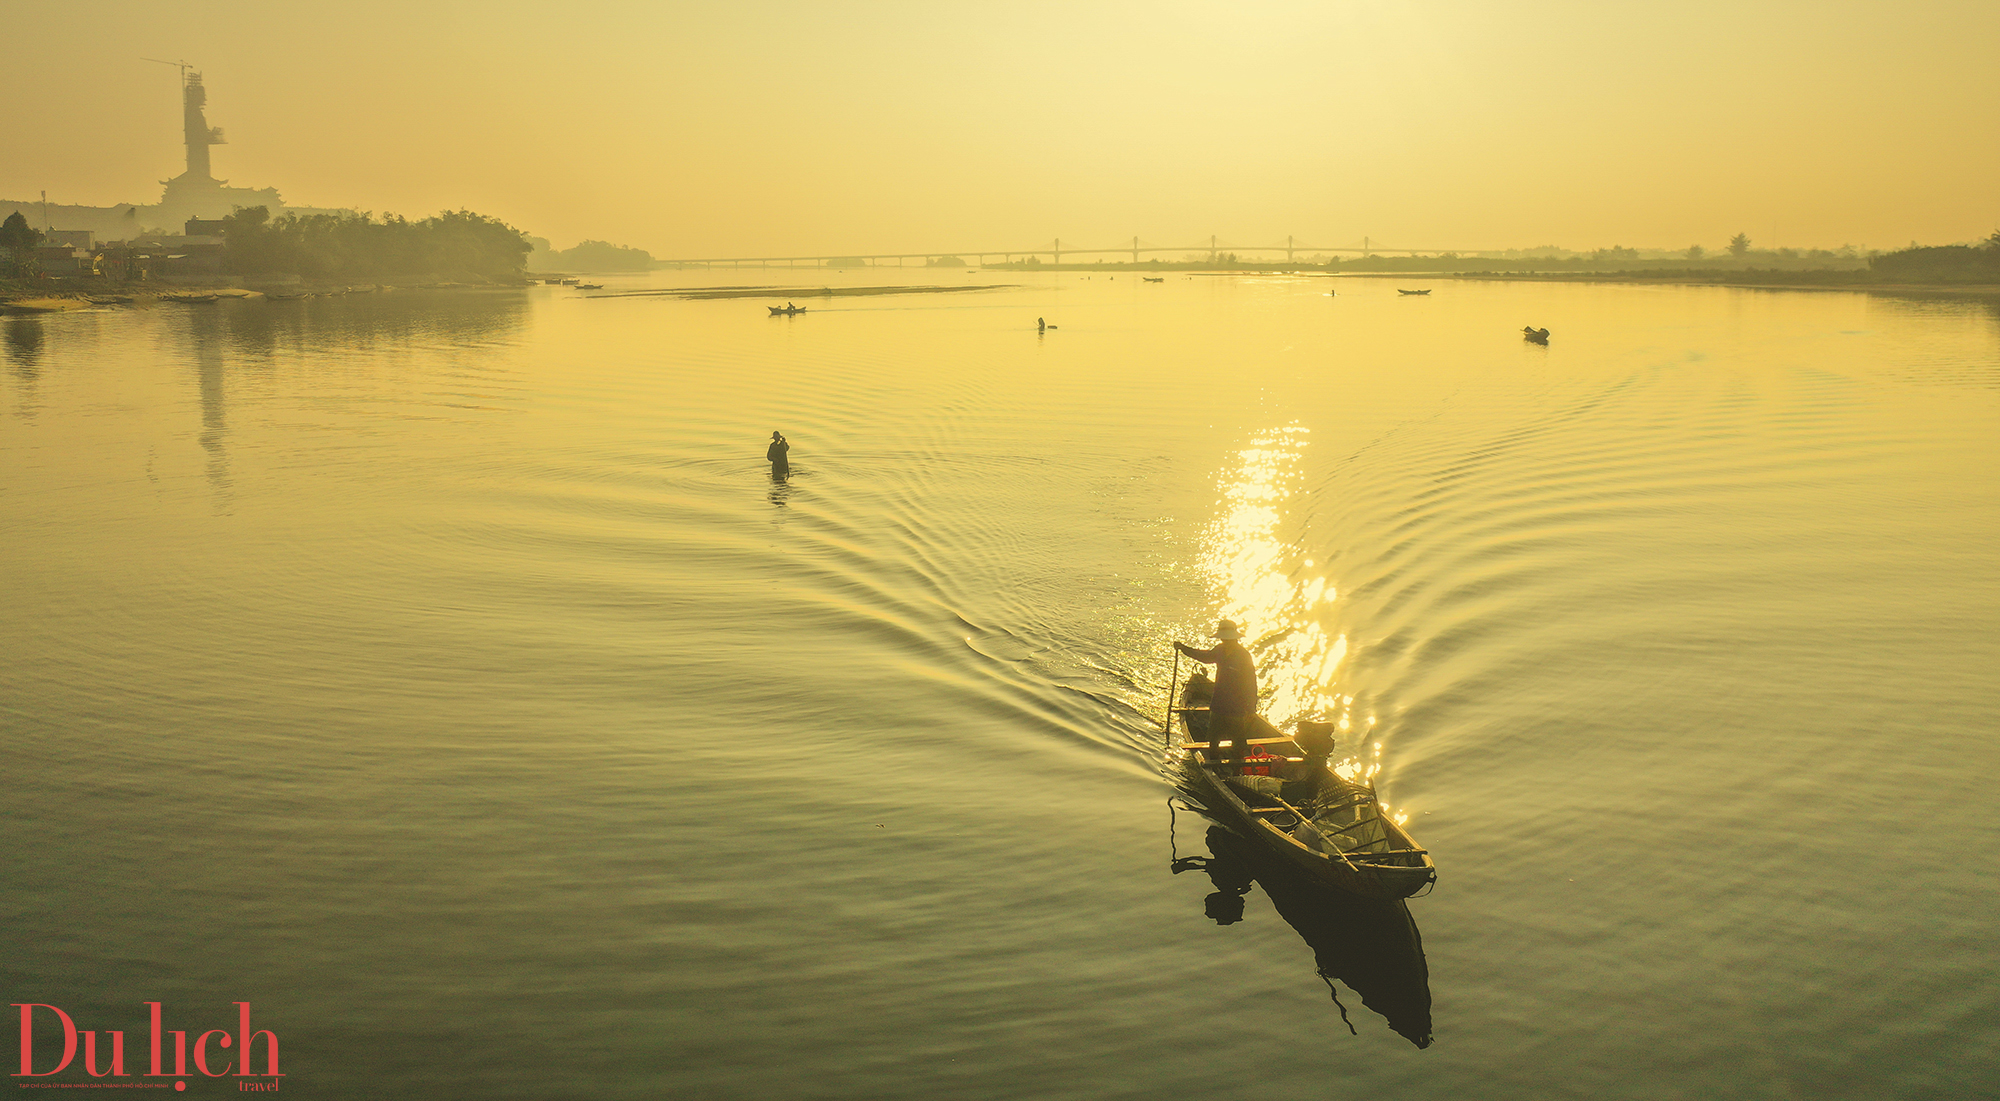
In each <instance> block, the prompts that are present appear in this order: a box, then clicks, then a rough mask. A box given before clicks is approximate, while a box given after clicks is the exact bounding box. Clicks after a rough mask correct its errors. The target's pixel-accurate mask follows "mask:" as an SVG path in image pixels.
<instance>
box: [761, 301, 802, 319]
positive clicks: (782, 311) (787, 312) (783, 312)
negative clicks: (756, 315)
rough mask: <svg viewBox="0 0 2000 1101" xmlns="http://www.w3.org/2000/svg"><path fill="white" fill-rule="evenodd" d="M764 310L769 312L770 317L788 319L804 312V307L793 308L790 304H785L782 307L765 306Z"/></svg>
mask: <svg viewBox="0 0 2000 1101" xmlns="http://www.w3.org/2000/svg"><path fill="white" fill-rule="evenodd" d="M764 308H765V309H767V310H770V311H771V316H772V317H790V316H792V315H793V314H795V313H804V312H806V308H805V307H804V306H793V305H790V304H786V305H783V306H766V307H764Z"/></svg>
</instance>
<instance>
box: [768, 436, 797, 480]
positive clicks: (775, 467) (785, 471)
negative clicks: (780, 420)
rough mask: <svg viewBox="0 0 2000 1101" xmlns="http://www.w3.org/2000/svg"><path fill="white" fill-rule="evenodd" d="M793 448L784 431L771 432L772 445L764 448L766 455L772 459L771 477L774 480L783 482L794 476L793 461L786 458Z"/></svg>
mask: <svg viewBox="0 0 2000 1101" xmlns="http://www.w3.org/2000/svg"><path fill="white" fill-rule="evenodd" d="M791 449H792V445H791V444H789V443H786V442H785V434H784V433H782V432H773V433H771V446H770V447H767V448H765V449H764V457H765V458H767V459H769V460H771V477H772V478H773V479H774V480H776V481H780V482H782V481H784V480H785V479H786V478H789V477H791V476H792V462H791V460H790V459H789V458H786V453H787V452H789V451H791Z"/></svg>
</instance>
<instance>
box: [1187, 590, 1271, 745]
mask: <svg viewBox="0 0 2000 1101" xmlns="http://www.w3.org/2000/svg"><path fill="white" fill-rule="evenodd" d="M1215 637H1216V638H1218V639H1220V640H1221V641H1220V642H1218V643H1217V644H1216V645H1215V647H1214V648H1213V649H1209V650H1197V649H1195V648H1194V647H1192V646H1189V645H1187V644H1185V643H1183V642H1181V641H1180V640H1178V639H1176V640H1175V641H1174V649H1176V650H1179V651H1180V652H1181V653H1183V654H1186V655H1187V656H1189V657H1191V658H1193V659H1194V660H1196V661H1200V662H1206V663H1208V664H1210V665H1213V666H1215V695H1214V696H1213V697H1211V698H1210V700H1209V702H1208V744H1209V745H1211V746H1214V747H1217V748H1220V747H1221V745H1222V743H1224V742H1228V743H1229V751H1228V753H1227V756H1229V757H1231V758H1238V757H1242V756H1243V755H1244V753H1245V751H1246V750H1248V749H1249V744H1248V742H1247V739H1248V738H1249V737H1250V720H1251V719H1253V718H1255V717H1256V715H1257V660H1256V659H1255V658H1253V657H1251V656H1250V651H1249V649H1248V648H1247V647H1245V646H1244V645H1243V642H1242V638H1243V629H1242V628H1240V627H1238V626H1237V625H1236V624H1234V623H1232V622H1230V621H1229V620H1226V619H1225V620H1223V621H1222V622H1220V623H1218V624H1216V625H1215Z"/></svg>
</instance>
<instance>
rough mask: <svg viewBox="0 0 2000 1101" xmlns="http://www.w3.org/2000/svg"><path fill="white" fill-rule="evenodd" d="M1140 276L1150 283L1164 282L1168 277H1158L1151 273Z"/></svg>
mask: <svg viewBox="0 0 2000 1101" xmlns="http://www.w3.org/2000/svg"><path fill="white" fill-rule="evenodd" d="M1139 278H1141V279H1144V280H1145V281H1146V282H1148V283H1164V282H1166V281H1167V277H1166V276H1164V275H1162V276H1159V277H1157V278H1156V277H1154V276H1151V275H1142V276H1140V277H1139Z"/></svg>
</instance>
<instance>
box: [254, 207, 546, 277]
mask: <svg viewBox="0 0 2000 1101" xmlns="http://www.w3.org/2000/svg"><path fill="white" fill-rule="evenodd" d="M222 221H223V227H224V228H223V237H224V240H225V242H226V244H225V245H224V252H223V264H224V266H225V267H226V268H227V269H228V270H229V271H230V272H232V273H234V274H237V275H280V274H282V275H297V276H299V277H300V278H302V279H307V280H329V281H339V280H392V281H393V280H402V281H434V280H440V279H444V280H451V281H454V282H482V281H497V282H518V281H519V280H520V279H521V272H522V270H523V267H524V266H525V264H526V261H527V256H528V252H529V249H530V248H531V247H532V246H530V245H529V244H528V242H527V241H526V240H525V239H524V238H523V237H522V236H521V231H519V230H517V229H515V228H514V227H512V226H510V225H508V224H507V223H505V222H502V221H500V220H499V219H498V218H489V217H487V216H486V215H484V214H475V213H473V212H472V211H470V210H451V211H446V212H444V213H442V214H439V215H437V216H435V217H431V218H425V219H423V220H421V221H415V222H413V221H410V220H408V219H406V218H402V217H399V216H397V215H393V214H391V215H385V216H384V217H383V218H382V219H381V220H380V221H377V220H376V219H375V218H374V216H372V215H369V214H355V213H341V214H306V215H299V214H285V215H281V216H280V217H278V218H275V219H274V218H272V217H271V212H270V210H269V208H266V207H261V206H253V207H248V208H244V209H239V210H237V211H236V212H235V213H234V214H231V215H230V216H229V217H227V218H224V219H222Z"/></svg>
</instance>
